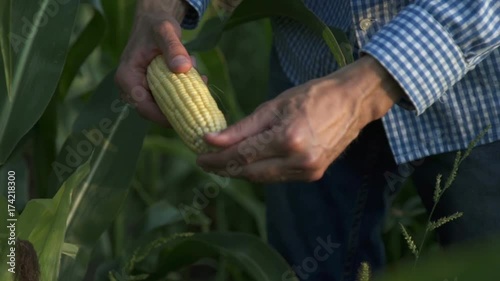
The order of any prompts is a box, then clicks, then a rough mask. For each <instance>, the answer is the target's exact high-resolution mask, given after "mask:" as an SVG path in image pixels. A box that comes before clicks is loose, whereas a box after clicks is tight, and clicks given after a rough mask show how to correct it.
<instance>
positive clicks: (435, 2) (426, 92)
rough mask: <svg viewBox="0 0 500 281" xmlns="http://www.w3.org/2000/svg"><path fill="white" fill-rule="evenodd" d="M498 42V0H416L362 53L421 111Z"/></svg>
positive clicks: (385, 27)
mask: <svg viewBox="0 0 500 281" xmlns="http://www.w3.org/2000/svg"><path fill="white" fill-rule="evenodd" d="M499 45H500V1H499V0H417V1H415V2H414V3H413V4H411V5H409V6H407V7H405V8H404V9H403V10H402V11H401V12H400V13H399V14H398V15H397V16H396V17H395V18H394V19H392V20H391V21H390V22H389V23H388V24H387V25H385V26H384V27H383V28H382V29H381V30H379V31H378V32H377V33H376V34H375V35H374V36H373V37H372V38H371V40H370V41H369V42H368V44H366V45H365V46H364V47H363V48H362V50H361V52H362V53H366V54H369V55H371V56H373V57H374V58H375V59H377V60H378V61H379V62H380V63H381V64H382V65H383V66H384V67H385V68H386V69H387V70H388V71H389V72H390V73H391V74H392V76H393V77H394V78H395V79H396V80H397V81H398V83H399V84H400V85H401V87H402V88H403V90H404V91H405V92H406V95H407V98H408V100H407V102H409V104H410V105H411V106H410V107H411V108H412V109H414V110H416V113H417V114H421V113H423V112H424V111H425V110H426V109H427V108H428V107H429V106H431V105H432V104H433V103H434V102H436V100H437V99H439V97H441V95H442V94H443V93H444V92H445V91H446V90H447V89H449V88H450V87H452V86H453V85H454V84H455V83H456V82H457V81H459V80H460V79H462V77H464V76H465V75H466V73H467V72H468V71H469V70H471V69H473V68H474V67H475V66H476V65H477V64H478V63H479V62H481V60H482V59H484V58H485V57H486V56H488V54H489V53H491V52H492V51H493V50H494V49H495V48H498V47H499Z"/></svg>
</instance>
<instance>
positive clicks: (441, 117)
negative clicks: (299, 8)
mask: <svg viewBox="0 0 500 281" xmlns="http://www.w3.org/2000/svg"><path fill="white" fill-rule="evenodd" d="M187 1H188V2H189V3H190V4H191V6H192V7H193V9H192V11H191V13H189V14H188V16H187V17H186V19H185V21H184V27H187V28H189V27H194V25H195V24H196V22H197V19H198V18H199V16H200V15H202V14H203V12H204V11H205V9H206V7H207V5H208V2H209V0H187ZM305 4H306V6H307V7H308V8H310V9H311V10H312V11H313V12H314V13H315V14H316V15H317V16H319V17H320V18H321V19H322V20H323V21H324V22H325V23H326V24H328V25H329V26H332V27H337V28H340V29H342V30H344V31H345V32H347V33H348V34H349V36H350V38H351V40H352V43H353V45H354V46H355V53H356V54H355V56H357V55H358V54H359V53H360V52H361V53H367V54H370V55H371V56H373V57H375V58H376V59H377V60H378V61H379V62H380V63H381V64H382V65H383V66H384V67H385V68H386V69H387V70H388V71H389V72H390V73H391V74H392V75H393V77H394V78H395V79H396V80H397V81H398V82H399V84H400V85H401V86H402V88H403V89H404V91H405V92H406V95H407V97H408V99H409V100H408V101H409V104H410V105H411V106H410V107H411V108H410V109H408V108H407V109H404V108H403V106H394V107H393V108H392V109H391V110H390V111H389V113H387V115H385V116H384V117H383V123H384V127H385V131H386V134H387V137H388V139H389V143H390V146H391V149H392V152H393V154H394V158H395V160H396V162H397V163H405V162H409V161H412V160H415V159H419V158H422V157H425V156H429V155H434V154H439V153H444V152H449V151H454V150H459V149H464V148H465V147H467V144H468V143H469V142H470V141H471V140H472V139H474V137H475V136H477V135H478V134H479V133H480V132H481V131H482V130H483V129H484V128H485V127H486V126H488V125H492V129H491V130H490V131H489V132H488V134H487V135H486V136H485V137H484V138H483V139H482V140H481V142H480V143H481V144H484V143H489V142H493V141H497V140H500V48H499V46H500V0H305ZM272 23H273V30H274V43H275V46H276V49H277V53H278V57H279V59H280V62H281V65H282V67H283V69H284V71H285V73H286V74H287V76H288V77H289V78H290V80H291V81H292V82H293V83H295V84H301V83H304V82H306V81H308V80H310V79H313V78H317V77H321V76H325V75H328V74H329V73H331V72H333V71H335V70H336V69H337V65H336V63H335V60H334V58H333V56H332V55H331V53H330V51H329V49H328V48H327V46H326V44H325V43H323V41H322V39H321V38H320V37H319V36H317V35H316V34H314V33H313V32H311V30H309V29H308V28H307V27H306V26H304V25H302V24H300V23H298V22H295V21H293V20H290V19H285V18H276V19H273V20H272ZM499 159H500V158H499Z"/></svg>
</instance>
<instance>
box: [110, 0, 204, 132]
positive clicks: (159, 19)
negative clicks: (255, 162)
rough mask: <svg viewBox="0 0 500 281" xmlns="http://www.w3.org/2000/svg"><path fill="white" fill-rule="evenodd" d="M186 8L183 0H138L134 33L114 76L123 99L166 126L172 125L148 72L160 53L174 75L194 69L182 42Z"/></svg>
mask: <svg viewBox="0 0 500 281" xmlns="http://www.w3.org/2000/svg"><path fill="white" fill-rule="evenodd" d="M187 5H188V4H187V3H186V2H185V1H184V0H139V1H138V2H137V11H136V16H135V21H134V25H133V29H132V33H131V35H130V38H129V41H128V43H127V46H126V47H125V50H124V51H123V54H122V56H121V59H120V64H119V66H118V70H117V71H116V75H115V82H116V84H117V85H118V87H119V89H120V92H121V97H122V98H123V99H124V100H125V101H126V102H127V103H129V104H131V105H133V106H134V107H135V108H136V110H137V112H138V113H139V114H140V115H142V116H143V117H144V118H146V119H149V120H151V121H154V122H157V123H159V124H161V125H163V126H166V127H170V125H169V123H168V121H167V119H166V118H165V116H164V115H163V113H162V112H161V111H160V108H159V107H158V105H157V104H156V102H155V100H154V98H153V96H152V95H151V93H150V91H149V87H148V82H147V80H146V71H147V68H148V65H149V63H150V62H151V61H152V60H153V59H154V58H155V57H156V56H157V55H159V54H163V56H164V58H165V62H166V63H167V66H168V67H169V69H170V70H171V71H172V72H176V73H185V72H187V71H189V70H190V69H191V67H192V66H193V64H194V62H193V60H192V58H191V57H190V56H189V54H188V52H187V51H186V48H185V47H184V46H183V45H182V43H181V39H180V38H181V28H180V24H179V22H181V21H182V19H183V18H184V16H185V14H186V11H187V8H188V6H187Z"/></svg>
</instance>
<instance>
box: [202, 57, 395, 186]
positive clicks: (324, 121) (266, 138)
mask: <svg viewBox="0 0 500 281" xmlns="http://www.w3.org/2000/svg"><path fill="white" fill-rule="evenodd" d="M401 95H402V90H401V88H400V87H399V85H398V84H397V83H396V81H395V80H394V79H393V78H392V76H390V74H389V73H388V72H387V71H386V70H385V69H384V68H383V67H382V66H381V65H380V64H379V63H378V62H377V61H376V60H375V59H373V58H372V57H369V56H365V57H362V58H361V59H360V60H358V61H356V62H355V63H353V64H351V65H349V66H347V67H345V68H343V69H341V70H339V71H337V72H335V73H333V74H331V75H328V76H326V77H323V78H320V79H315V80H312V81H309V82H308V83H306V84H304V85H300V86H298V87H295V88H292V89H289V90H287V91H285V92H283V93H282V94H281V95H279V96H278V97H277V98H275V99H273V100H271V101H268V102H266V103H264V104H263V105H261V106H260V107H258V108H257V109H256V110H255V111H254V112H253V113H252V114H251V115H249V116H248V117H246V118H244V119H243V120H241V121H239V122H238V123H236V124H234V125H233V126H230V127H229V128H227V129H226V130H224V131H222V132H220V133H218V134H209V135H207V136H206V137H205V140H206V142H207V143H209V144H211V145H214V146H218V147H221V148H223V149H222V150H220V151H219V152H215V153H210V154H204V155H201V156H199V158H198V160H197V162H198V164H199V165H200V166H201V167H202V168H203V169H204V170H205V171H208V172H213V173H216V174H219V175H222V176H229V177H239V178H245V179H248V180H250V181H253V182H283V181H315V180H318V179H320V178H321V177H322V176H323V174H324V172H325V170H326V169H327V168H328V166H329V165H330V164H331V163H332V162H333V161H334V160H335V159H336V158H337V157H338V156H339V155H340V154H341V153H342V152H343V151H344V150H345V148H346V147H347V146H348V145H349V144H350V143H351V142H352V141H353V140H354V139H355V138H356V137H357V136H358V134H359V133H360V131H361V129H362V128H363V127H364V126H366V125H367V124H368V123H370V122H371V121H374V120H376V119H379V118H381V117H382V116H383V115H385V113H387V111H388V110H389V109H390V108H391V107H392V105H393V104H394V103H395V102H396V101H397V100H398V99H399V98H400V97H401Z"/></svg>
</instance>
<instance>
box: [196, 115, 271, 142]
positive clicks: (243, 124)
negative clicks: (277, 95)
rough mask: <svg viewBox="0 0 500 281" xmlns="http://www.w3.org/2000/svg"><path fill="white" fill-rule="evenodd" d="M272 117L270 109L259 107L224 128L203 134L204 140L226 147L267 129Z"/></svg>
mask: <svg viewBox="0 0 500 281" xmlns="http://www.w3.org/2000/svg"><path fill="white" fill-rule="evenodd" d="M274 119H275V114H274V113H273V111H272V110H268V108H267V107H266V108H263V107H261V108H260V109H258V110H256V111H255V112H254V113H252V114H250V115H249V116H247V117H245V118H243V119H242V120H240V121H239V122H237V123H235V124H234V125H232V126H230V127H228V128H226V129H225V130H223V131H221V132H218V133H210V134H207V135H205V141H206V142H207V143H208V144H211V145H214V146H217V147H228V146H231V145H234V144H236V143H238V142H240V141H242V140H244V139H246V138H247V137H250V136H253V135H255V134H257V133H259V132H262V131H264V130H266V129H268V128H269V127H270V125H271V123H272V122H273V120H274Z"/></svg>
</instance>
